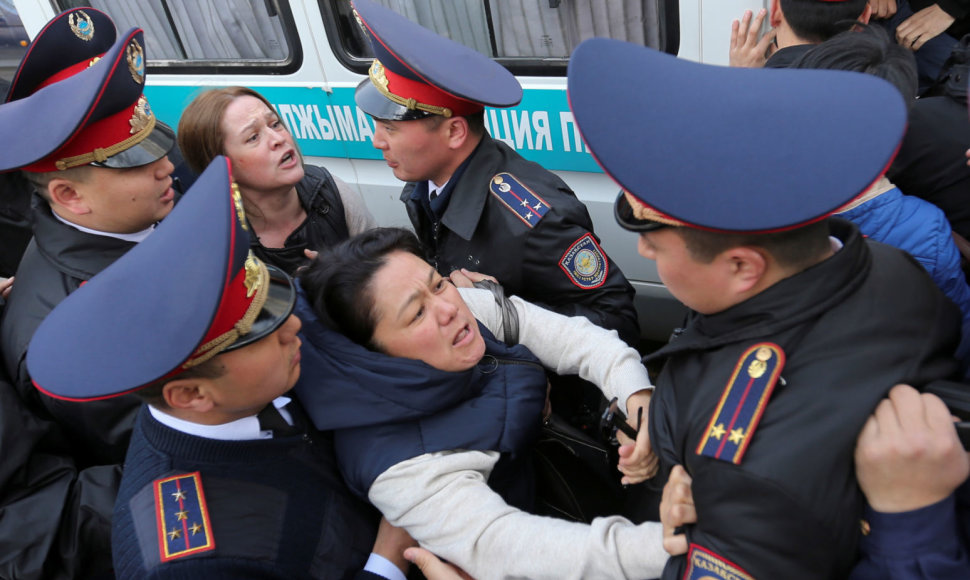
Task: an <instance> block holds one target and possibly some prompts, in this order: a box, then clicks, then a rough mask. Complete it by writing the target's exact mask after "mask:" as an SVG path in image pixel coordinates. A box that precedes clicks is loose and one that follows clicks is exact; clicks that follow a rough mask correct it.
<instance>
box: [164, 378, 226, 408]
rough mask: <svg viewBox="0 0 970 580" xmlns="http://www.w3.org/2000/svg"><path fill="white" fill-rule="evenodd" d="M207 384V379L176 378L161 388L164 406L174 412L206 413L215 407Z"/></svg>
mask: <svg viewBox="0 0 970 580" xmlns="http://www.w3.org/2000/svg"><path fill="white" fill-rule="evenodd" d="M208 382H210V381H209V379H205V378H200V377H192V378H185V379H179V378H176V379H175V380H172V381H169V382H168V383H167V384H166V385H165V386H164V387H163V388H162V397H163V398H164V399H165V404H166V405H168V407H169V408H170V409H173V410H175V411H176V412H179V411H187V412H195V413H206V412H208V411H210V410H211V409H212V408H213V407H214V406H215V402H214V401H213V400H212V397H211V396H210V395H211V390H210V389H209V388H208V387H207V383H208Z"/></svg>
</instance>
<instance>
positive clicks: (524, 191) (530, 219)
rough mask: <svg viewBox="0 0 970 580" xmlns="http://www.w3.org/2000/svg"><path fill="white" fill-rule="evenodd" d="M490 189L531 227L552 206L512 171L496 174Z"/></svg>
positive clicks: (489, 185)
mask: <svg viewBox="0 0 970 580" xmlns="http://www.w3.org/2000/svg"><path fill="white" fill-rule="evenodd" d="M488 189H489V191H491V192H492V195H494V196H495V197H496V198H497V199H498V200H499V201H501V202H502V204H503V205H505V207H507V208H508V209H509V210H510V211H511V212H512V213H514V214H515V216H516V217H518V218H519V219H520V220H522V223H524V224H525V225H527V226H529V227H530V228H533V227H535V225H536V224H538V223H539V220H541V219H542V218H543V217H544V216H545V215H546V212H548V211H549V208H551V207H552V206H550V205H549V204H548V203H546V200H544V199H542V198H541V197H539V196H538V195H536V194H535V192H533V191H532V190H531V189H529V188H528V187H526V186H525V184H524V183H522V182H521V181H519V180H518V179H516V178H515V176H514V175H512V174H511V173H497V174H495V175H494V176H493V177H492V180H491V181H490V182H489V184H488Z"/></svg>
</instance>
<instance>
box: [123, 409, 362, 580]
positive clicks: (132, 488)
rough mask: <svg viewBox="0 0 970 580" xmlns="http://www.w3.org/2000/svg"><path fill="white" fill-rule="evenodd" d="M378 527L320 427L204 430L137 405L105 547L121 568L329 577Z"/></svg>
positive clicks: (344, 572)
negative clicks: (221, 433)
mask: <svg viewBox="0 0 970 580" xmlns="http://www.w3.org/2000/svg"><path fill="white" fill-rule="evenodd" d="M291 406H292V404H291ZM288 408H289V407H288ZM376 531H377V514H376V512H374V511H373V509H372V508H370V506H367V505H366V504H364V503H362V502H359V501H357V500H356V499H355V498H354V497H353V496H352V495H351V494H350V492H349V491H348V490H347V488H346V486H345V485H344V483H343V481H342V480H341V478H340V474H339V472H338V471H337V468H336V465H335V460H334V455H333V444H332V441H331V440H330V436H329V435H328V434H325V433H316V432H312V431H304V433H303V434H300V433H299V432H297V433H295V434H292V435H286V434H285V435H283V436H274V437H273V438H272V439H256V440H248V441H222V440H216V439H207V438H204V437H197V436H194V435H189V434H186V433H182V432H180V431H176V430H175V429H172V428H169V427H167V426H165V425H162V424H161V423H159V422H158V421H156V420H155V419H154V418H153V417H152V416H151V414H150V413H149V412H148V409H147V407H146V408H145V409H144V410H143V411H142V413H141V414H140V416H139V419H138V422H137V423H136V425H135V430H134V432H133V434H132V440H131V447H130V449H129V451H128V457H127V458H126V460H125V475H124V478H123V481H122V485H121V489H120V491H119V492H118V500H117V503H116V506H115V512H114V521H113V530H112V550H113V554H114V563H115V574H116V577H117V578H119V580H124V579H136V578H137V579H139V580H141V579H144V578H186V579H188V578H234V579H235V578H279V579H284V578H285V579H291V578H321V579H327V580H330V579H339V578H353V577H354V576H355V574H356V573H357V571H359V570H361V568H363V566H364V563H365V562H366V561H367V555H368V554H369V553H370V550H371V547H372V546H373V543H374V537H375V535H376Z"/></svg>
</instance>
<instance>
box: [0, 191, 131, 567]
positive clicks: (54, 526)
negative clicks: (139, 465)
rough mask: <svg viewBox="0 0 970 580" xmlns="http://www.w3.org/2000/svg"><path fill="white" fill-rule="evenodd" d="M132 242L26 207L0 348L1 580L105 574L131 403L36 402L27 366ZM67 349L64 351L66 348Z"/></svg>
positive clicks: (43, 208) (38, 203)
mask: <svg viewBox="0 0 970 580" xmlns="http://www.w3.org/2000/svg"><path fill="white" fill-rule="evenodd" d="M132 246H134V244H133V243H131V242H126V241H123V240H119V239H117V238H111V237H106V236H99V235H93V234H87V233H84V232H81V231H79V230H77V229H74V228H72V227H70V226H67V225H65V224H63V223H61V222H60V221H58V220H57V219H56V218H55V217H54V216H53V215H52V214H51V210H50V207H49V206H48V205H47V203H46V202H44V201H43V200H41V199H40V198H38V197H36V196H35V198H34V239H33V240H32V241H31V242H30V244H29V246H28V248H27V251H26V252H25V254H24V257H23V260H22V261H21V263H20V267H19V268H18V270H17V282H16V284H15V285H14V290H13V292H12V293H11V295H10V302H9V303H8V304H7V306H6V308H5V310H4V314H3V319H2V323H0V348H2V351H3V362H4V365H5V367H6V369H7V371H8V372H9V373H10V376H11V379H12V381H13V383H14V386H11V385H7V384H2V385H0V388H2V391H3V394H2V395H0V414H2V417H0V456H2V457H3V461H2V463H3V464H4V465H5V466H9V467H10V468H11V469H12V468H14V467H16V468H17V469H16V470H15V471H8V470H7V468H4V469H0V509H2V510H3V513H4V517H2V518H0V578H24V579H29V578H45V579H50V578H79V577H87V576H89V575H91V574H93V573H97V572H103V571H104V570H108V569H110V566H111V553H110V533H111V527H110V526H111V509H112V506H113V504H114V497H115V494H116V493H117V489H118V484H119V482H120V477H121V467H120V465H121V463H122V461H123V459H124V454H125V450H126V448H127V446H128V439H129V437H130V433H131V426H132V423H133V421H134V416H135V413H136V411H137V409H138V406H139V402H138V400H137V399H136V398H135V397H134V396H133V395H128V396H124V397H120V398H117V399H109V400H106V401H96V402H90V403H71V402H67V401H59V400H56V399H53V398H51V397H48V396H46V395H42V394H40V392H39V391H37V390H36V389H35V388H34V387H33V385H32V384H31V382H30V377H29V375H28V373H27V369H26V364H25V355H26V352H27V346H28V344H29V343H30V339H31V337H32V336H33V334H34V331H35V330H36V329H37V327H38V326H39V325H40V323H41V321H43V319H44V318H45V317H46V316H47V314H48V313H49V312H50V311H51V310H52V309H53V308H54V307H55V306H57V304H59V303H60V302H61V301H62V300H63V299H64V298H66V297H67V295H68V294H70V293H71V292H73V291H74V290H76V289H77V288H78V287H79V286H80V285H81V283H82V282H84V281H86V280H88V279H90V278H91V277H92V276H94V275H95V274H97V273H98V272H100V271H101V270H103V269H104V268H106V267H108V266H109V265H110V264H111V263H112V262H114V261H115V260H116V259H118V258H119V257H121V256H122V255H123V254H124V253H125V252H127V251H128V250H129V249H130V248H131V247H132ZM64 347H65V348H70V345H64Z"/></svg>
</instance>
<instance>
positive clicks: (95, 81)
mask: <svg viewBox="0 0 970 580" xmlns="http://www.w3.org/2000/svg"><path fill="white" fill-rule="evenodd" d="M145 62H146V54H145V43H144V38H143V34H142V32H141V30H138V29H132V30H129V31H128V32H126V33H125V34H123V35H118V34H117V32H116V30H115V27H114V23H113V22H112V21H111V19H110V18H109V17H108V16H107V15H105V14H104V13H102V12H100V11H98V10H95V9H92V8H78V9H72V10H68V11H66V12H64V13H62V14H60V15H58V16H57V17H55V18H54V19H53V20H51V21H50V22H49V23H48V24H47V25H46V26H45V27H44V28H43V29H42V30H41V31H40V32H39V33H38V35H37V36H36V38H35V39H34V41H33V42H32V43H31V45H30V46H29V47H28V50H27V54H26V55H25V56H24V59H23V61H22V62H21V63H20V66H19V68H18V70H17V72H16V74H15V76H14V79H13V82H12V86H11V87H10V92H9V94H8V96H7V98H8V102H6V103H4V104H3V105H0V133H2V134H3V135H4V139H3V140H2V141H0V170H13V169H21V170H22V174H23V175H24V176H25V177H26V178H27V179H28V180H29V181H31V182H32V184H33V186H34V189H35V190H36V195H35V196H34V210H33V221H34V238H33V240H32V241H31V243H30V244H29V246H28V248H27V250H26V253H25V254H24V257H23V259H22V261H21V263H20V266H19V267H18V270H17V274H16V284H15V285H14V289H13V291H12V293H11V295H10V300H9V302H8V304H7V306H6V308H5V310H4V314H3V320H2V322H0V349H2V354H3V362H4V366H5V368H6V370H7V372H8V373H9V378H10V379H11V380H12V381H13V383H14V385H15V387H16V389H17V393H16V394H17V396H18V397H19V401H20V403H21V404H22V405H23V406H24V411H23V412H24V413H29V414H31V415H33V419H31V421H29V422H28V424H32V423H36V422H39V423H40V424H41V425H42V426H41V427H38V428H36V429H35V428H31V429H27V430H24V432H23V433H21V434H20V435H21V436H20V437H15V436H13V435H11V436H9V437H8V433H7V432H6V430H8V429H13V428H15V427H14V425H15V424H16V423H10V422H6V421H5V422H3V424H2V425H0V429H4V430H5V432H4V433H3V435H2V437H3V439H4V440H7V439H9V440H10V441H15V442H16V445H17V449H15V450H11V451H14V452H15V453H16V455H18V456H22V457H23V471H22V472H20V473H19V474H10V477H9V479H7V480H6V481H3V482H2V484H3V485H4V491H5V492H6V493H5V495H4V497H3V499H2V500H0V503H2V506H3V509H4V511H5V513H7V514H8V516H9V517H4V518H3V521H2V522H0V538H2V544H3V545H4V546H5V549H4V550H3V552H4V554H3V555H2V557H0V576H12V577H41V576H43V577H49V578H59V577H65V578H75V577H80V576H85V575H90V574H95V573H97V572H99V571H103V570H107V569H110V566H111V562H110V546H109V542H108V539H109V522H110V513H111V508H112V505H113V502H114V496H115V493H116V490H117V485H118V481H119V478H120V463H121V461H122V459H123V458H124V452H125V449H126V447H127V443H128V437H129V435H130V429H131V424H132V421H133V419H134V415H135V412H136V410H137V403H138V402H137V400H134V399H131V398H122V399H118V400H115V401H107V402H102V403H99V404H95V405H92V406H90V407H85V408H81V407H80V406H78V405H76V404H74V403H71V402H69V401H57V400H55V399H52V398H50V397H46V396H42V395H39V393H38V392H37V391H36V390H35V389H34V388H33V386H32V385H31V381H30V376H29V373H28V372H27V369H26V365H25V362H24V361H25V353H26V351H27V345H28V344H29V341H30V339H31V336H32V335H33V333H34V330H35V329H36V328H37V326H38V325H39V324H40V322H41V321H42V320H43V319H44V318H45V317H46V316H47V314H48V313H49V312H50V310H51V309H52V308H53V307H54V306H55V305H57V304H58V303H59V302H61V301H62V300H64V298H65V297H66V296H67V295H68V294H70V293H71V292H73V291H74V290H75V289H77V288H78V287H79V286H80V285H81V284H82V283H84V282H85V281H86V280H88V279H89V278H91V277H92V276H94V275H95V274H96V273H98V272H100V271H101V270H103V269H104V268H106V267H107V266H108V265H110V264H111V263H112V262H114V260H116V259H117V258H118V257H120V256H121V255H123V254H124V253H125V252H127V251H128V250H129V249H130V248H132V247H133V246H134V245H135V244H136V242H138V241H139V240H141V239H144V238H146V237H148V236H149V235H150V234H151V232H152V227H153V225H154V224H155V222H157V221H159V220H160V219H162V218H163V217H165V216H166V215H167V214H168V212H169V211H170V210H171V208H172V206H173V204H174V197H175V192H174V190H173V189H172V179H171V177H170V174H171V172H172V164H171V163H170V162H169V161H168V158H167V157H166V153H167V152H168V150H169V148H170V147H171V146H172V144H173V143H174V136H173V134H172V132H171V130H169V129H168V128H167V127H163V126H162V125H161V124H160V123H158V121H157V120H156V118H155V116H154V114H153V113H152V110H151V107H150V106H149V104H148V102H147V100H145V98H144V96H143V95H142V89H143V88H144V84H145ZM75 346H76V345H74V344H71V343H62V344H61V348H63V349H65V350H67V349H71V348H74V347H75ZM5 411H6V409H5ZM34 419H36V421H34ZM38 506H41V507H38ZM21 513H23V514H25V515H24V516H23V517H19V516H18V515H16V514H21ZM25 518H29V519H26V520H25ZM23 521H30V522H31V523H30V525H22V523H23Z"/></svg>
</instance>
